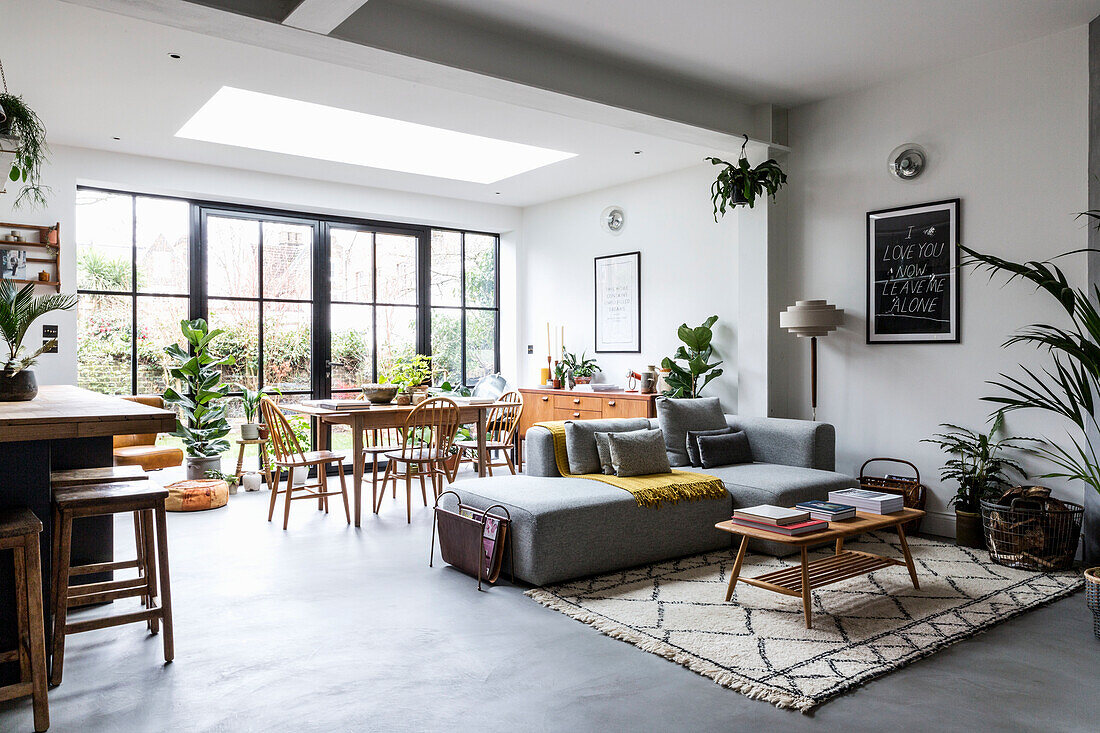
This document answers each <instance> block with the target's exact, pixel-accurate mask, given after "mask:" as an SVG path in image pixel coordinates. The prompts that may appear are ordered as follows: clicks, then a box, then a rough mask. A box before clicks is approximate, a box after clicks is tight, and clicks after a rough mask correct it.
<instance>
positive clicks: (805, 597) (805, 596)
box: [802, 547, 814, 629]
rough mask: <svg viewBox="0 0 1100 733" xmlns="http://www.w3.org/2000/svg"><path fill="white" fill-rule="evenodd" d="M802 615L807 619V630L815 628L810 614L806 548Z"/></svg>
mask: <svg viewBox="0 0 1100 733" xmlns="http://www.w3.org/2000/svg"><path fill="white" fill-rule="evenodd" d="M802 615H803V616H805V617H806V628H807V629H812V628H813V627H814V622H813V616H812V614H811V612H810V565H809V563H808V562H807V560H806V548H805V547H803V548H802Z"/></svg>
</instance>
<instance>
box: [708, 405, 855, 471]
mask: <svg viewBox="0 0 1100 733" xmlns="http://www.w3.org/2000/svg"><path fill="white" fill-rule="evenodd" d="M726 423H727V424H728V425H730V427H732V428H733V429H734V430H744V431H745V435H747V436H748V438H749V444H750V445H751V446H752V457H753V459H754V460H756V461H757V462H760V463H778V464H782V465H785V466H801V467H802V468H816V469H818V470H821V471H835V470H836V430H835V429H834V428H833V426H832V425H830V424H829V423H823V422H812V421H810V420H788V419H784V418H777V417H742V416H740V415H726Z"/></svg>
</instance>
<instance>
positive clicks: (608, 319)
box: [595, 252, 642, 354]
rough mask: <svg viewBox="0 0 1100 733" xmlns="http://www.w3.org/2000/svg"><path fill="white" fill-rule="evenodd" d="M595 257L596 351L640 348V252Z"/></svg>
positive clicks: (621, 351) (634, 351) (632, 351)
mask: <svg viewBox="0 0 1100 733" xmlns="http://www.w3.org/2000/svg"><path fill="white" fill-rule="evenodd" d="M595 259H596V351H597V353H605V354H606V353H612V354H614V353H619V354H637V353H640V352H641V350H642V253H641V252H627V253H625V254H620V255H606V256H604V257H597V258H595Z"/></svg>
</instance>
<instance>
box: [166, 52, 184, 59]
mask: <svg viewBox="0 0 1100 733" xmlns="http://www.w3.org/2000/svg"><path fill="white" fill-rule="evenodd" d="M168 58H170V59H179V58H183V57H182V56H180V55H179V54H178V53H170V54H168Z"/></svg>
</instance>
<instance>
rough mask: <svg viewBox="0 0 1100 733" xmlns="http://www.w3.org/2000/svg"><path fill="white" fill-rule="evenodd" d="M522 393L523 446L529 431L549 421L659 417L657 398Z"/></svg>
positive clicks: (537, 391) (634, 394)
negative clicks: (528, 429)
mask: <svg viewBox="0 0 1100 733" xmlns="http://www.w3.org/2000/svg"><path fill="white" fill-rule="evenodd" d="M519 392H520V394H522V395H523V414H522V415H521V416H520V419H519V438H520V441H521V442H522V440H523V438H524V437H525V436H526V435H527V428H529V427H531V426H532V425H534V424H535V423H539V422H546V421H548V420H599V419H601V418H612V417H657V402H656V400H657V397H658V395H657V394H641V393H640V392H577V391H571V390H568V389H540V388H538V387H521V388H520V390H519ZM521 456H522V449H521Z"/></svg>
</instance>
